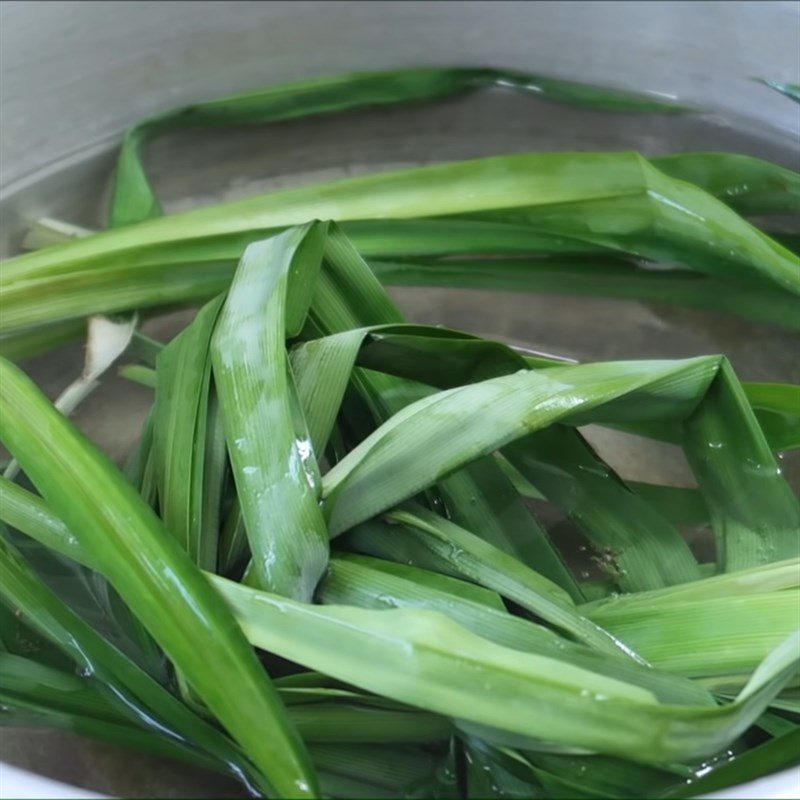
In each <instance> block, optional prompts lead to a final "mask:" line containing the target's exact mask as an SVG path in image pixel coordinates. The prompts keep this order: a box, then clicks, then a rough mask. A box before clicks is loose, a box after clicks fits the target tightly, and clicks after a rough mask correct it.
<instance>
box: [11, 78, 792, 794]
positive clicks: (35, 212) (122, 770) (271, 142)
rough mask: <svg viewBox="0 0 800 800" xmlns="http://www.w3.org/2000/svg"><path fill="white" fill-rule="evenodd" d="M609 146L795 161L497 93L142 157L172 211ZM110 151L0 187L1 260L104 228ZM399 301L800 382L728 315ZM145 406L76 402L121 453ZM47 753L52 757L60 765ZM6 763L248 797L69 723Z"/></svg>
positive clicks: (701, 122)
mask: <svg viewBox="0 0 800 800" xmlns="http://www.w3.org/2000/svg"><path fill="white" fill-rule="evenodd" d="M787 102H788V101H787ZM602 149H607V150H625V149H637V150H640V151H641V152H643V153H645V154H651V155H658V154H665V153H673V152H681V151H687V150H724V151H731V152H740V153H747V154H750V155H755V156H760V157H763V158H768V159H771V160H773V161H776V162H778V163H781V164H783V165H785V166H789V167H792V168H795V169H797V168H798V166H799V165H798V155H797V149H796V142H795V141H793V140H792V139H791V138H786V139H781V138H779V137H778V136H777V135H776V134H775V133H773V132H771V131H769V130H766V129H761V128H759V127H758V126H755V125H752V124H750V123H745V122H743V121H742V120H736V119H727V118H721V117H719V116H714V115H688V116H677V117H675V116H658V115H652V114H649V115H630V114H624V115H623V114H618V115H607V114H602V113H597V112H588V111H582V110H578V109H572V108H567V107H563V106H557V105H553V104H548V103H546V102H543V101H540V100H536V99H534V98H531V97H520V96H518V95H514V94H512V93H509V92H499V91H498V92H491V93H486V94H482V95H479V96H473V97H471V98H467V99H460V100H454V101H449V102H446V103H439V104H437V105H435V106H415V107H411V108H402V109H393V110H388V111H386V110H384V111H380V112H370V111H364V112H358V113H350V114H346V115H341V116H339V117H336V118H326V119H320V120H317V121H314V122H286V123H280V124H276V125H272V126H270V127H268V128H266V127H265V128H261V127H259V128H248V129H228V130H226V131H224V132H223V131H221V130H219V129H217V130H214V131H212V132H200V133H194V134H190V135H183V136H180V137H179V136H168V137H164V139H162V140H159V141H158V142H156V143H155V144H154V146H153V147H152V149H151V153H150V157H149V159H148V160H149V166H150V169H151V171H152V174H153V175H154V177H155V184H156V188H157V189H158V191H159V194H160V197H161V198H162V200H163V201H164V204H165V207H166V209H167V210H168V211H177V210H182V209H185V208H189V207H194V206H196V205H201V204H206V203H210V202H215V201H219V200H227V199H232V198H235V197H242V196H247V195H252V194H254V193H257V192H260V191H265V190H270V189H275V188H280V187H286V186H296V185H303V184H311V183H314V182H317V181H320V180H330V179H333V178H336V177H342V176H346V175H353V174H358V173H362V172H370V171H376V170H383V169H393V168H398V167H404V166H411V165H416V164H426V163H435V162H439V161H445V160H454V159H462V158H470V157H477V156H485V155H495V154H500V153H510V152H523V151H529V150H602ZM113 159H114V152H113V149H112V148H111V147H109V146H106V145H102V144H101V145H99V146H97V147H93V148H89V149H87V150H86V151H84V152H82V153H78V154H75V155H73V156H71V157H70V158H68V159H64V160H63V161H61V162H59V163H57V164H53V165H49V166H47V167H46V168H44V169H43V170H42V171H40V172H39V173H37V174H35V175H30V176H28V177H27V178H26V179H25V180H24V181H20V182H18V183H17V184H16V185H14V186H10V187H7V189H6V190H5V191H4V192H3V194H2V195H0V213H1V214H2V219H3V222H4V225H3V229H2V234H1V235H0V252H1V253H2V254H3V255H4V256H5V255H8V254H10V253H13V252H16V251H17V249H18V247H19V243H20V241H21V238H22V236H23V234H24V232H25V230H26V228H27V226H28V225H29V224H30V223H31V222H32V221H34V220H35V219H37V218H39V217H41V216H50V217H55V218H59V219H63V220H66V221H69V222H73V223H77V224H81V225H86V226H89V227H95V226H100V225H101V224H102V220H103V216H104V208H105V204H106V201H107V196H108V180H109V176H110V173H111V170H112V166H113ZM392 294H393V296H394V297H395V298H396V300H397V302H398V303H399V304H400V306H401V307H402V308H403V310H404V311H405V312H406V313H407V314H408V316H409V317H410V318H411V319H412V320H415V321H419V322H425V323H435V324H444V325H447V326H450V327H454V328H460V329H463V330H468V331H471V332H473V333H478V334H483V335H487V336H492V337H496V338H501V339H503V340H505V341H507V342H509V343H511V344H517V345H522V346H526V347H529V348H532V349H535V350H539V351H543V352H546V353H552V354H557V355H562V356H566V357H569V358H573V359H579V360H610V359H625V358H679V357H688V356H694V355H700V354H708V353H719V352H722V353H725V354H727V355H728V356H729V358H730V359H731V360H732V362H733V364H734V367H735V368H736V370H737V372H738V374H739V375H740V377H742V378H744V379H748V380H771V381H793V382H800V337H798V336H796V335H793V334H789V333H787V332H786V331H784V330H782V329H779V328H770V327H767V326H761V325H757V324H755V323H750V322H746V321H742V320H738V319H736V318H734V317H729V316H725V315H722V314H712V313H707V312H700V311H696V310H689V309H679V308H675V307H670V306H659V305H657V304H651V303H638V302H629V301H621V300H602V299H601V300H595V299H585V298H575V297H568V296H561V295H542V296H536V295H523V294H515V293H511V292H491V293H490V292H485V291H474V290H455V289H432V288H420V289H415V288H396V289H393V290H392ZM189 316H190V315H189V314H188V313H186V312H181V313H179V314H175V315H171V316H170V317H168V318H165V319H161V320H153V321H151V322H149V323H148V326H147V329H148V330H149V332H150V333H151V334H155V335H165V334H167V333H169V332H172V331H175V330H177V329H178V327H180V326H181V325H182V324H185V322H186V321H187V319H188V318H189ZM80 361H81V347H80V346H79V345H73V346H69V347H66V348H63V350H62V351H60V352H59V353H58V354H57V355H49V356H45V357H40V358H37V359H34V360H32V361H31V362H29V364H28V365H27V367H28V369H29V370H30V371H31V372H32V373H33V374H34V376H35V378H36V379H37V380H38V381H39V382H40V384H41V385H43V386H44V387H45V388H46V390H47V391H48V392H49V393H50V394H51V395H55V394H57V393H58V392H59V391H60V390H61V389H62V388H63V387H64V386H66V385H67V384H68V383H69V382H70V381H71V380H72V379H73V378H74V377H75V374H76V373H77V372H78V371H79V370H80ZM150 400H151V392H150V390H148V389H144V388H142V387H138V386H135V385H132V384H130V383H127V382H123V381H122V380H120V379H118V378H114V377H112V378H109V379H108V380H106V381H105V382H104V385H103V387H102V388H101V390H99V391H98V392H96V393H95V394H94V395H92V396H91V397H90V398H89V399H88V400H87V401H86V402H85V403H84V404H83V406H82V407H81V408H80V409H79V411H78V413H77V414H76V420H77V422H78V423H79V424H80V425H81V427H82V428H83V429H84V430H85V431H86V432H87V433H88V434H89V435H90V436H91V437H92V438H93V439H95V440H96V441H97V442H98V443H100V444H101V445H102V446H103V447H104V448H105V449H106V450H107V451H108V452H109V453H110V454H111V455H112V456H113V457H114V458H116V459H117V460H121V459H122V458H123V457H124V456H125V454H126V453H127V452H128V450H129V449H130V447H131V446H132V445H133V443H134V442H135V440H136V438H137V436H138V432H139V429H140V426H141V423H142V421H143V419H144V416H145V413H146V411H147V409H148V407H149V403H150ZM121 421H123V423H124V424H120V422H121ZM588 436H589V437H590V438H591V440H592V441H593V442H594V443H595V444H596V446H598V447H599V448H600V450H601V452H602V454H603V455H604V456H605V457H606V459H607V460H608V461H609V462H610V463H611V464H612V466H614V467H616V468H617V469H618V470H619V471H620V473H621V474H622V475H623V477H628V478H635V479H637V480H648V481H654V482H663V483H670V484H673V485H678V486H691V485H693V481H692V477H691V474H690V472H689V470H688V468H687V466H686V464H685V461H684V459H683V456H682V454H681V452H680V451H679V450H678V449H677V448H675V447H671V446H668V445H660V444H654V443H651V442H647V443H643V442H642V440H638V439H637V438H636V437H630V436H625V435H623V434H616V433H611V432H609V431H605V430H597V429H595V430H591V431H588ZM782 466H783V469H784V470H785V471H786V472H787V474H788V475H789V476H790V477H791V478H792V479H793V480H794V481H798V480H800V463H799V462H798V459H796V458H791V459H785V460H784V461H783V462H782ZM538 510H539V511H541V512H542V514H543V516H542V518H543V521H545V522H546V523H547V524H548V526H549V527H550V528H551V529H552V530H553V532H554V535H556V536H557V537H558V539H559V541H560V542H562V544H563V546H564V547H565V548H566V549H570V548H573V552H574V553H575V556H576V558H575V561H576V567H578V568H579V569H581V570H582V571H583V570H587V571H588V570H592V569H593V568H594V565H593V564H592V563H591V561H589V560H588V558H586V559H584V561H585V563H581V559H582V558H583V557H582V556H581V555H580V553H579V552H578V548H577V539H575V537H574V531H573V530H572V528H571V525H570V524H569V523H568V522H567V521H566V520H565V519H564V516H563V514H561V513H560V512H558V511H556V510H554V509H552V508H542V507H539V508H538ZM690 533H691V534H692V535H691V540H692V544H693V547H694V548H695V551H696V552H697V553H698V554H703V555H704V556H705V557H710V553H709V547H708V537H707V536H705V534H704V533H703V532H697V531H695V532H690ZM573 542H574V547H573ZM54 752H58V753H59V758H57V759H54V758H53V753H54ZM2 756H3V758H4V759H5V760H7V761H9V762H11V763H14V764H17V765H19V766H23V767H26V768H30V769H33V770H37V771H41V769H42V766H43V765H44V764H45V763H46V764H47V765H48V769H49V774H50V775H51V776H52V777H54V778H57V779H60V780H64V781H67V782H70V783H73V784H77V785H81V786H85V787H87V788H91V789H93V790H95V791H100V792H105V793H115V794H121V795H123V796H128V797H147V796H162V797H215V796H222V795H226V796H237V795H238V794H240V790H239V789H238V788H237V787H235V786H231V784H229V783H228V782H227V781H226V780H224V779H222V778H219V777H217V776H211V775H208V776H206V775H203V776H202V777H198V775H197V771H196V770H189V769H185V768H182V767H180V766H178V767H176V766H175V765H173V764H171V763H168V762H165V761H163V760H159V759H152V758H148V757H145V756H142V755H140V754H136V753H129V752H127V751H126V752H122V751H120V750H119V749H117V748H115V747H113V746H111V745H107V744H103V743H97V742H89V741H87V740H84V739H81V738H79V737H77V736H74V735H71V734H68V733H62V732H53V731H45V732H10V731H4V734H3V753H2Z"/></svg>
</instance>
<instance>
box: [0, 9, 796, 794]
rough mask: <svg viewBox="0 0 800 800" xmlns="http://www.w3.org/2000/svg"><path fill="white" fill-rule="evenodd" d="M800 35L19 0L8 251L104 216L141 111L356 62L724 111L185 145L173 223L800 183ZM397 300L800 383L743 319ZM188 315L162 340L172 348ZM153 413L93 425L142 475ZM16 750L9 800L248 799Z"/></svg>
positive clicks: (695, 24) (345, 131) (483, 299)
mask: <svg viewBox="0 0 800 800" xmlns="http://www.w3.org/2000/svg"><path fill="white" fill-rule="evenodd" d="M799 22H800V20H799V18H798V7H797V4H796V3H794V2H774V3H768V2H767V3H765V2H760V3H759V2H755V3H704V2H696V3H661V2H646V3H644V2H643V3H636V2H614V3H606V2H586V3H582V2H577V3H576V2H558V3H555V2H554V3H533V2H529V3H515V2H514V3H505V2H494V3H491V4H490V3H484V2H476V3H473V2H469V3H461V2H442V3H437V2H425V3H418V2H389V3H383V2H294V3H250V2H244V3H242V2H227V3H191V2H189V3H172V2H152V3H151V2H139V3H129V2H122V3H106V2H8V1H7V0H6V2H3V3H2V4H0V60H1V61H0V89H1V90H2V107H1V109H0V110H1V111H2V117H1V118H0V125H1V126H2V136H0V159H1V160H0V172H1V173H2V174H1V175H0V178H1V180H0V212H1V213H2V220H3V226H2V231H1V232H0V251H2V252H4V253H9V252H13V251H14V250H15V249H16V247H17V246H18V243H19V240H20V237H21V235H22V233H23V232H24V230H25V228H26V226H27V225H28V224H29V223H30V222H31V221H32V220H34V219H36V218H37V217H39V216H41V215H43V214H47V215H50V216H57V217H61V218H64V219H67V220H68V221H71V222H77V223H81V224H87V225H100V224H102V220H103V209H104V202H105V191H106V187H107V183H108V177H109V174H110V170H111V168H112V165H113V145H114V144H115V143H116V142H117V141H118V139H119V135H120V132H121V131H122V130H123V129H124V127H125V126H126V125H128V124H130V123H132V122H134V121H135V120H137V119H139V118H140V117H141V116H143V115H147V114H150V113H152V112H154V111H156V110H160V109H164V108H168V107H170V106H173V105H176V104H179V103H182V102H187V101H192V100H199V99H205V98H209V97H213V96H215V95H219V94H224V93H227V92H233V91H240V90H244V89H247V88H252V87H256V86H259V85H264V84H266V83H278V82H281V81H285V80H291V79H297V78H302V77H308V76H312V75H316V74H323V73H335V72H341V71H346V70H353V69H368V68H381V67H392V66H401V65H414V64H464V63H471V64H485V63H489V64H496V65H501V66H508V67H516V68H519V69H525V70H529V71H537V70H538V71H541V72H547V73H550V74H555V75H560V76H563V77H571V78H576V79H582V80H586V81H590V82H595V83H605V84H609V85H616V86H622V87H627V88H638V89H648V90H652V91H659V92H663V93H665V94H669V95H675V96H677V97H679V98H680V99H681V100H683V101H687V102H694V103H697V104H701V105H702V106H703V107H704V108H706V109H709V111H708V113H704V114H701V115H695V116H692V117H685V118H662V117H656V116H645V117H635V116H616V117H607V116H604V115H599V114H592V113H590V112H585V111H579V110H575V109H568V108H564V107H561V106H554V105H549V104H546V103H542V102H538V101H536V100H532V99H531V98H520V97H518V96H513V95H510V94H506V93H501V92H496V93H490V94H484V95H480V96H476V97H472V98H467V99H462V100H458V101H452V102H448V103H446V104H440V105H437V106H431V107H429V106H425V107H416V108H413V109H412V108H410V109H396V110H390V111H383V112H362V113H358V114H348V115H346V116H343V117H341V118H330V119H325V120H318V121H313V122H288V123H282V124H280V125H275V126H272V127H270V128H269V129H249V130H231V131H228V133H227V135H226V136H222V137H221V136H219V134H218V132H217V133H216V134H214V135H208V134H193V135H192V136H190V137H180V138H178V137H169V138H165V139H164V140H162V141H159V142H157V143H156V144H155V146H154V147H153V148H152V152H151V157H150V166H151V169H152V171H153V174H154V176H155V180H156V185H157V188H158V189H159V191H160V195H161V196H162V198H163V199H164V200H165V203H166V206H167V208H168V209H170V210H177V209H180V208H185V207H188V206H192V205H196V204H198V203H201V204H202V203H207V202H211V201H215V200H220V199H227V198H230V197H234V196H241V195H245V194H252V193H254V192H257V191H261V190H265V189H269V188H274V187H277V186H283V185H289V184H291V185H294V184H298V183H309V182H313V181H316V180H322V179H328V178H330V177H334V176H337V175H342V174H352V173H355V172H360V171H371V170H376V169H386V168H390V167H395V166H403V165H408V164H417V163H426V162H432V161H441V160H446V159H457V158H467V157H471V156H479V155H489V154H493V153H501V152H511V151H523V150H531V149H562V150H566V149H625V148H635V149H640V150H642V151H644V152H647V153H660V152H669V151H680V150H690V149H701V150H702V149H706V150H707V149H722V150H732V151H738V152H746V153H751V154H753V155H761V156H765V157H768V158H772V159H773V160H776V161H779V162H782V163H785V164H787V165H789V166H794V167H797V160H798V158H797V149H796V136H797V132H798V130H800V111H799V109H800V107H798V106H796V105H793V104H791V103H789V102H788V101H786V100H785V99H784V98H782V97H780V96H778V95H777V94H776V93H773V92H770V91H769V90H767V89H765V88H764V87H761V86H759V85H757V84H755V83H753V82H751V81H750V80H748V78H749V77H750V76H752V75H764V76H768V77H770V78H774V79H778V80H784V81H791V82H800V63H798V59H797V53H798V51H799V50H800V24H799ZM394 294H395V296H396V297H397V299H398V301H399V302H400V303H401V305H403V307H404V308H405V310H406V311H407V312H408V313H409V315H410V316H412V317H413V318H414V319H417V320H420V321H425V322H435V323H443V324H447V325H450V326H453V327H460V328H465V329H468V330H471V331H474V332H477V333H484V334H489V335H493V336H498V337H502V338H504V339H506V340H508V341H511V342H514V343H525V344H527V345H529V346H532V347H534V348H538V349H541V350H545V351H549V352H555V353H560V354H563V355H568V356H572V357H575V358H596V359H607V358H630V357H679V356H688V355H694V354H698V353H708V352H720V351H722V352H725V353H727V354H729V355H730V356H731V358H732V360H733V362H734V364H735V365H736V367H737V369H738V370H739V371H740V374H742V375H743V376H744V377H746V378H750V379H762V380H795V381H797V380H800V358H798V345H797V340H790V339H787V337H786V335H785V334H784V333H783V332H781V331H779V330H776V329H767V328H764V327H760V326H756V325H751V324H747V323H743V322H735V321H732V319H731V318H729V317H724V316H721V315H712V314H702V313H698V312H693V311H684V310H678V309H668V308H663V307H656V306H652V305H643V304H638V303H627V302H617V301H603V300H591V301H587V300H584V299H579V298H569V297H560V296H558V297H533V296H520V295H515V294H511V293H507V292H498V293H492V294H491V295H487V294H486V293H481V292H464V291H454V290H433V289H425V290H418V289H403V290H397V291H395V292H394ZM185 319H186V316H185V315H183V316H182V317H179V318H178V319H177V320H176V319H174V318H173V319H170V320H161V321H154V322H152V323H150V325H151V327H152V329H153V330H160V331H162V332H164V331H166V330H174V329H175V326H176V325H178V324H180V322H181V321H185ZM79 361H80V347H77V346H76V347H72V348H68V349H67V350H66V351H64V352H62V353H61V354H59V355H58V357H56V358H53V357H44V358H40V359H37V360H35V361H34V362H32V363H31V364H29V365H28V366H29V368H30V369H31V370H32V371H33V373H34V375H35V376H36V378H37V380H39V381H40V382H41V383H42V385H44V386H45V387H46V389H47V390H48V391H49V392H50V393H51V394H55V393H56V392H57V391H58V390H59V389H61V388H63V386H64V385H65V384H66V383H68V382H69V381H70V380H71V378H72V377H74V373H75V371H76V370H77V369H78V368H79ZM149 401H150V395H149V394H148V391H147V390H145V389H141V388H138V387H133V388H132V387H131V386H130V384H123V383H122V382H121V381H119V380H118V379H110V380H108V381H106V383H105V385H104V387H103V389H102V390H101V391H99V392H98V393H97V394H95V395H93V396H92V397H91V398H90V399H89V401H87V402H86V403H85V405H84V406H82V408H81V409H80V410H79V413H78V415H77V417H76V419H77V421H78V423H79V424H80V425H81V426H82V427H83V428H84V430H86V431H87V432H88V433H89V435H90V436H92V437H93V438H94V439H96V440H97V441H98V442H100V443H101V444H102V445H103V446H104V447H105V448H106V449H107V450H108V451H109V452H110V453H111V454H112V456H114V457H115V458H118V459H121V458H122V457H123V456H124V454H125V453H126V452H127V450H128V449H129V447H130V446H131V444H132V443H133V441H134V439H135V437H136V435H137V432H138V430H139V425H140V423H141V421H142V419H143V416H144V413H145V411H146V409H147V406H148V403H149ZM120 420H124V421H125V424H120ZM599 443H600V446H605V447H606V449H604V450H603V452H604V454H605V455H607V456H608V458H609V460H610V461H611V462H612V463H613V464H614V465H615V466H617V467H618V468H619V469H620V471H621V472H622V473H623V475H626V476H632V477H637V478H646V479H650V480H656V479H661V480H664V481H672V482H674V483H676V484H683V483H686V482H687V481H688V480H690V477H689V475H688V473H687V471H686V467H685V464H684V463H683V460H682V458H681V457H680V455H679V454H678V453H676V452H675V451H674V449H669V448H667V449H666V450H660V451H658V453H656V452H655V451H654V449H653V448H644V449H643V448H642V447H641V446H640V445H639V444H638V443H635V442H631V441H626V440H624V439H622V438H620V437H616V438H614V439H613V440H611V439H608V438H606V439H605V440H603V441H600V442H599ZM609 445H610V446H611V449H610V450H608V446H609ZM786 467H787V469H789V470H791V469H792V465H791V464H788V463H787V464H786ZM795 468H796V465H795ZM0 743H1V744H2V750H1V751H0V755H2V758H4V759H5V760H6V761H9V762H11V763H13V764H15V765H17V766H19V767H24V768H25V769H27V770H30V771H31V772H27V773H20V771H18V770H14V771H13V772H12V771H11V770H9V768H8V767H6V768H5V769H4V768H3V767H2V766H0V796H4V797H14V796H28V797H34V796H39V797H57V796H67V794H61V793H60V792H62V791H64V792H65V791H66V790H60V789H58V788H54V785H53V784H51V783H37V779H38V776H37V775H36V774H33V773H43V774H45V775H48V776H49V777H51V778H57V779H59V780H61V781H65V782H67V783H70V784H74V785H76V786H80V787H85V788H87V789H92V790H95V791H97V792H100V793H104V794H117V795H123V796H129V797H147V796H156V795H157V796H163V797H189V796H192V797H214V796H223V795H224V796H234V795H236V793H237V788H236V787H233V786H231V785H230V784H229V783H227V782H225V781H223V780H222V779H219V778H216V777H215V776H206V775H203V776H201V777H199V778H198V776H197V774H196V772H195V771H194V770H186V769H182V768H181V767H176V766H175V765H173V764H171V763H167V762H163V761H159V760H155V759H151V758H147V757H144V756H141V755H138V754H130V753H122V752H121V751H120V750H118V749H117V748H113V747H111V746H108V745H104V744H102V743H94V742H87V741H86V740H83V739H80V738H78V737H76V736H72V735H70V734H65V733H62V732H52V731H47V732H35V733H33V732H13V733H12V732H8V731H5V732H3V733H2V738H0ZM797 789H798V780H797V774H796V773H794V775H789V774H788V773H787V774H786V775H783V776H776V777H773V778H771V779H769V780H768V781H767V782H766V783H761V784H759V785H757V786H748V787H739V788H738V789H736V790H731V791H729V792H726V793H725V796H726V797H774V798H777V797H790V796H796V795H797V793H798V792H797ZM70 796H77V795H74V794H73V795H70ZM237 796H238V795H237Z"/></svg>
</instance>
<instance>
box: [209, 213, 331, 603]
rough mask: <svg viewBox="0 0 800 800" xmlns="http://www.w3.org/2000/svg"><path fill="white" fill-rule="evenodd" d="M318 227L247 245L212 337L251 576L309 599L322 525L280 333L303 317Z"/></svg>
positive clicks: (322, 544) (321, 559)
mask: <svg viewBox="0 0 800 800" xmlns="http://www.w3.org/2000/svg"><path fill="white" fill-rule="evenodd" d="M325 236H326V226H325V225H322V224H314V225H310V226H305V227H303V228H297V229H293V230H290V231H287V232H286V233H283V234H280V235H279V236H276V237H274V238H272V239H267V240H265V241H263V242H258V243H255V244H253V245H251V246H250V247H249V248H248V249H247V251H246V252H245V255H244V256H243V258H242V262H241V264H240V266H239V269H238V271H237V274H236V278H235V280H234V283H233V286H232V287H231V291H230V293H229V295H228V298H227V300H226V301H225V305H224V306H223V309H222V313H221V315H220V318H219V321H218V323H217V327H216V329H215V331H214V335H213V339H212V343H211V359H212V363H213V369H214V380H215V383H216V387H217V393H218V396H219V399H220V411H221V416H222V421H223V426H224V429H225V438H226V441H227V443H228V452H229V453H230V459H231V466H232V468H233V474H234V478H235V480H236V488H237V492H238V495H239V500H240V505H241V512H242V518H243V520H244V525H245V530H246V532H247V539H248V542H249V544H250V550H251V553H252V554H253V568H254V572H253V574H254V578H255V579H256V580H257V581H258V582H259V584H260V585H262V586H268V587H270V588H272V589H273V590H275V591H278V592H279V593H281V594H286V595H288V596H290V597H299V598H306V599H308V598H310V597H311V595H312V593H313V591H314V587H315V586H316V584H317V581H318V580H319V577H320V576H321V575H322V572H323V570H324V569H325V564H326V563H327V556H328V535H327V530H326V527H325V523H324V521H323V518H322V514H321V511H320V509H319V506H318V497H319V478H318V467H317V465H316V460H315V454H314V452H313V450H312V446H311V442H310V441H309V438H308V432H307V428H306V423H305V419H304V417H303V414H302V411H300V401H299V400H298V399H297V397H296V389H295V388H294V384H293V379H292V376H291V371H290V366H289V362H288V358H287V356H286V348H285V344H284V337H286V336H289V337H291V336H294V335H296V334H297V333H299V331H300V329H301V327H302V325H303V322H304V319H305V316H306V313H307V309H308V305H309V304H310V302H311V293H312V290H313V286H314V282H315V278H316V274H317V271H318V270H319V266H320V259H321V256H322V248H323V245H324V241H325Z"/></svg>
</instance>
